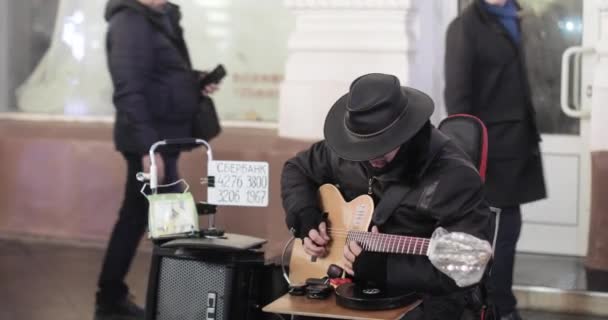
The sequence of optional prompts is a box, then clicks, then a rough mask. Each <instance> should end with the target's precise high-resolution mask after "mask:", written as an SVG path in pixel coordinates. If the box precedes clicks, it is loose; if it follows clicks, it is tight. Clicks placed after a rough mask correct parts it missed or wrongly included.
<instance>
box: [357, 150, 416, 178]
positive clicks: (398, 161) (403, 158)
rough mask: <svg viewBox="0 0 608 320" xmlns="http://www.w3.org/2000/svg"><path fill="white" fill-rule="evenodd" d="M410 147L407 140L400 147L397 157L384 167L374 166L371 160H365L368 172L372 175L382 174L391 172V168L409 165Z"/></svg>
mask: <svg viewBox="0 0 608 320" xmlns="http://www.w3.org/2000/svg"><path fill="white" fill-rule="evenodd" d="M408 149H409V143H408V142H406V143H405V144H402V145H401V147H400V148H399V151H397V154H396V155H395V158H393V160H391V162H389V163H387V164H386V165H384V166H383V167H374V166H373V165H372V164H371V163H370V162H369V161H365V167H366V168H367V170H368V172H370V173H371V174H372V175H374V176H381V175H383V174H385V173H388V172H390V171H391V170H393V169H394V168H396V167H402V166H407V158H408V156H407V152H408Z"/></svg>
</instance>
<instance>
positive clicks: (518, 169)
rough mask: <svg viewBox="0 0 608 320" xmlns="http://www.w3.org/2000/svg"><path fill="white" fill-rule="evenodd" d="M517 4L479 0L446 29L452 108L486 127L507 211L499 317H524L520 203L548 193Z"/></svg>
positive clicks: (499, 259)
mask: <svg viewBox="0 0 608 320" xmlns="http://www.w3.org/2000/svg"><path fill="white" fill-rule="evenodd" d="M520 9H521V8H520V6H519V4H518V3H517V2H516V1H514V0H478V1H475V2H474V3H472V4H471V5H469V7H467V8H466V9H465V10H464V11H463V12H462V13H461V15H460V16H459V17H457V18H456V19H455V20H454V21H453V22H452V23H451V24H450V26H449V28H448V31H447V35H446V39H447V41H446V56H445V79H446V88H445V103H446V108H447V111H448V114H459V113H468V114H472V115H475V116H477V117H479V118H480V119H481V120H482V121H483V122H484V123H485V124H486V126H487V127H488V138H489V142H488V143H489V153H488V171H487V180H486V196H487V199H488V201H489V203H490V205H492V206H494V207H497V208H500V209H501V210H502V214H501V218H500V226H499V233H498V239H497V243H496V253H495V261H494V264H493V270H492V275H491V279H490V293H491V294H490V297H491V299H492V300H493V303H494V304H495V305H496V307H497V309H498V312H499V314H500V318H501V319H520V316H519V314H518V312H517V310H516V305H517V301H516V299H515V296H514V295H513V292H512V290H511V287H512V284H513V265H514V257H515V248H516V245H517V240H518V239H519V234H520V230H521V225H522V217H521V208H520V205H521V204H524V203H528V202H532V201H536V200H540V199H543V198H545V197H546V190H545V182H544V177H543V168H542V162H541V154H540V148H539V142H540V133H539V131H538V128H537V124H536V116H535V111H534V106H533V103H532V93H531V89H530V84H529V82H528V78H527V74H526V62H525V59H524V53H523V48H522V40H521V39H522V34H521V28H520V19H519V11H520Z"/></svg>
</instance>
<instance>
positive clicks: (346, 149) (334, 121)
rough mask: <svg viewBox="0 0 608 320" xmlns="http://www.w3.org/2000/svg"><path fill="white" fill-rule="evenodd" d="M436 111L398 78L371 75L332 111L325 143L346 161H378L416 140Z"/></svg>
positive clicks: (358, 81)
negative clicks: (416, 136) (377, 159)
mask: <svg viewBox="0 0 608 320" xmlns="http://www.w3.org/2000/svg"><path fill="white" fill-rule="evenodd" d="M433 110H434V104H433V100H432V99H431V98H430V97H429V96H428V95H426V94H425V93H423V92H421V91H419V90H416V89H413V88H409V87H402V86H401V84H400V83H399V79H398V78H397V77H395V76H393V75H387V74H380V73H372V74H367V75H364V76H361V77H359V78H357V79H356V80H355V81H353V83H352V84H351V86H350V90H349V92H348V93H347V94H345V95H344V96H342V97H341V98H340V99H338V101H336V103H335V104H334V105H333V106H332V107H331V109H330V110H329V113H328V114H327V117H326V118H325V127H324V129H323V132H324V135H325V142H326V143H327V145H328V146H329V147H330V148H331V149H332V150H333V151H334V152H335V153H336V154H337V155H338V156H339V157H341V158H343V159H347V160H352V161H366V160H372V159H376V158H379V157H381V156H383V155H385V154H387V153H389V152H391V151H392V150H395V149H396V148H397V147H399V146H400V145H402V144H404V143H406V142H407V141H409V140H410V139H411V138H412V137H414V135H416V133H418V131H419V130H420V129H422V127H423V126H424V125H425V124H426V122H427V121H428V120H429V118H430V117H431V115H432V114H433Z"/></svg>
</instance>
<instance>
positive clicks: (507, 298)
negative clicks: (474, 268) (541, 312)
mask: <svg viewBox="0 0 608 320" xmlns="http://www.w3.org/2000/svg"><path fill="white" fill-rule="evenodd" d="M499 225H500V226H499V229H498V237H497V239H496V247H495V248H494V262H493V264H492V273H491V275H490V283H489V286H488V291H489V294H490V299H491V300H492V302H493V303H494V305H495V306H496V308H497V309H498V313H499V314H500V315H506V314H509V313H511V312H513V311H515V308H516V305H517V300H516V299H515V296H514V295H513V291H512V289H511V287H512V286H513V266H514V264H515V247H516V245H517V240H519V234H520V232H521V209H520V207H519V206H513V207H505V208H502V212H501V214H500V223H499Z"/></svg>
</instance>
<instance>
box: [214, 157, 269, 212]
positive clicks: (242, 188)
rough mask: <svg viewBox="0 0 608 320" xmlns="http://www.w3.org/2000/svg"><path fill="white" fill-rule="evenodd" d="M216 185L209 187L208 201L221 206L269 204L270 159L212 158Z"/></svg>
mask: <svg viewBox="0 0 608 320" xmlns="http://www.w3.org/2000/svg"><path fill="white" fill-rule="evenodd" d="M207 175H208V176H209V177H213V178H214V183H213V187H212V186H209V188H208V189H207V198H208V201H209V203H211V204H215V205H222V206H243V207H266V206H268V184H269V179H268V162H256V161H217V160H215V161H209V164H208V172H207Z"/></svg>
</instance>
